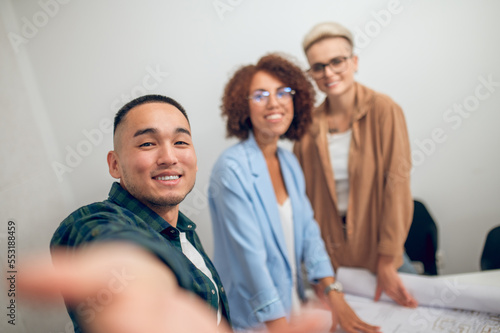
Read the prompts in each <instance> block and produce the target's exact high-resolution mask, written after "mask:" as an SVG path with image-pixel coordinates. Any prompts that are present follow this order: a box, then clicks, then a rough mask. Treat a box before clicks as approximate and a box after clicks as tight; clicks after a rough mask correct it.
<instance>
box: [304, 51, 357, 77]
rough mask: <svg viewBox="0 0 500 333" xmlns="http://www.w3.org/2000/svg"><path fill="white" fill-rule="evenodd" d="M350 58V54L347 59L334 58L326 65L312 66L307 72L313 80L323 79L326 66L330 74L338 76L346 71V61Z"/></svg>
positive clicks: (317, 64)
mask: <svg viewBox="0 0 500 333" xmlns="http://www.w3.org/2000/svg"><path fill="white" fill-rule="evenodd" d="M352 57H353V55H352V54H351V55H350V56H348V57H335V58H333V59H332V60H330V61H329V62H328V63H327V64H322V63H320V62H317V63H315V64H313V65H312V66H311V68H309V69H308V70H307V72H308V73H309V75H311V77H312V78H313V79H321V78H323V77H325V67H327V66H328V67H329V68H330V70H332V72H334V73H335V74H340V73H342V72H343V71H345V70H346V69H347V59H351V58H352Z"/></svg>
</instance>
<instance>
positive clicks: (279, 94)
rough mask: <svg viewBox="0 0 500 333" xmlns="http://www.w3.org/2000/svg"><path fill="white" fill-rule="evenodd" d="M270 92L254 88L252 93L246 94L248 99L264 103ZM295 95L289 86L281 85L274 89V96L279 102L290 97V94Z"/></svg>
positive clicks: (267, 100)
mask: <svg viewBox="0 0 500 333" xmlns="http://www.w3.org/2000/svg"><path fill="white" fill-rule="evenodd" d="M270 95H271V93H270V92H269V91H267V90H262V89H259V90H255V91H254V92H253V93H251V94H250V96H248V99H249V100H251V101H252V102H253V103H255V104H257V105H266V104H267V103H268V102H269V96H270ZM293 95H295V90H293V89H292V88H290V87H282V88H278V89H276V93H275V94H274V96H275V97H276V99H277V100H278V102H280V103H284V102H287V101H289V100H290V99H292V96H293Z"/></svg>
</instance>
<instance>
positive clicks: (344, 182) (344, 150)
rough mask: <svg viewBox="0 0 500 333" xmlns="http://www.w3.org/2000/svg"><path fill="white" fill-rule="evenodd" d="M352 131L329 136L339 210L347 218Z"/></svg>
mask: <svg viewBox="0 0 500 333" xmlns="http://www.w3.org/2000/svg"><path fill="white" fill-rule="evenodd" d="M351 134H352V130H351V129H349V130H347V131H345V132H342V133H335V134H327V137H328V148H329V151H330V161H331V164H332V167H333V174H334V178H335V190H336V192H337V209H338V210H339V214H340V215H341V216H345V214H346V212H347V206H348V204H349V170H348V162H349V147H350V146H351V136H352V135H351Z"/></svg>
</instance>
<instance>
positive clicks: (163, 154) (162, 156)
mask: <svg viewBox="0 0 500 333" xmlns="http://www.w3.org/2000/svg"><path fill="white" fill-rule="evenodd" d="M177 162H178V159H177V154H176V151H175V148H174V146H173V145H164V146H162V147H160V149H158V157H157V160H156V163H157V164H158V165H163V166H167V167H168V166H170V165H173V164H177Z"/></svg>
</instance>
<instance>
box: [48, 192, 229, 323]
mask: <svg viewBox="0 0 500 333" xmlns="http://www.w3.org/2000/svg"><path fill="white" fill-rule="evenodd" d="M195 230H196V224H194V223H193V222H192V221H191V220H190V219H189V218H187V217H186V216H185V215H184V214H182V213H181V212H179V217H178V221H177V228H174V227H172V226H171V225H170V224H169V223H168V222H167V221H165V220H164V219H163V218H161V217H160V216H159V215H158V214H156V213H155V212H154V211H152V210H151V209H150V208H149V207H147V206H145V205H144V204H142V203H141V202H140V201H138V200H137V199H135V198H134V197H133V196H132V195H130V194H129V193H128V192H127V191H126V190H124V189H123V188H122V187H121V186H120V184H118V183H114V184H113V185H112V187H111V190H110V192H109V198H108V200H105V201H102V202H96V203H93V204H90V205H88V206H84V207H81V208H80V209H78V210H76V211H74V212H73V213H71V215H69V216H68V217H67V218H66V219H65V220H64V221H63V222H62V223H61V224H60V225H59V227H58V228H57V230H56V231H55V233H54V236H53V237H52V240H51V242H50V246H51V248H54V247H57V246H67V247H69V248H68V250H70V251H72V250H73V248H74V247H78V246H82V245H84V244H85V243H89V242H97V241H99V242H102V241H126V242H131V243H134V244H136V245H139V246H141V247H143V248H145V249H147V250H149V251H151V252H153V253H154V254H156V255H157V256H158V258H159V259H160V260H162V261H163V262H164V263H165V264H166V265H167V266H168V267H169V268H170V269H171V270H172V271H173V273H174V274H175V275H176V277H177V280H178V281H179V285H180V286H181V287H182V288H184V289H187V290H190V291H192V292H194V293H195V294H197V295H198V296H199V297H201V298H202V299H203V300H205V301H206V302H207V303H208V304H210V305H211V306H212V307H213V308H214V309H215V310H217V309H218V308H219V299H218V297H217V292H216V290H215V286H214V285H213V283H212V282H211V281H210V279H209V278H208V277H207V276H206V275H205V274H203V273H202V272H201V271H200V270H199V269H197V268H196V267H195V266H194V265H193V264H192V263H191V261H190V260H189V259H188V258H187V257H186V256H185V255H184V254H183V253H182V249H181V244H180V239H179V232H184V233H185V234H186V238H187V239H188V240H189V242H191V244H193V246H194V247H195V248H196V249H197V250H198V252H199V253H200V254H201V256H202V257H203V259H204V260H205V264H206V265H207V268H208V269H209V270H210V272H211V273H212V277H213V279H214V281H215V283H216V284H217V288H218V290H219V294H220V300H221V302H220V305H221V312H222V315H223V316H224V317H225V318H226V320H228V322H229V307H228V305H227V298H226V293H225V290H224V287H223V286H222V282H221V280H220V278H219V275H218V274H217V271H216V270H215V267H214V265H213V264H212V261H211V260H210V259H209V258H208V256H207V254H206V253H205V250H204V249H203V246H202V245H201V242H200V239H199V238H198V235H197V234H196V231H195ZM68 312H69V314H70V316H71V319H72V320H73V324H74V326H75V333H78V332H81V329H80V328H79V326H78V324H77V321H76V317H77V316H76V313H78V315H79V318H80V320H81V319H82V316H84V315H85V313H83V311H78V307H76V308H75V309H72V308H70V307H68Z"/></svg>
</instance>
